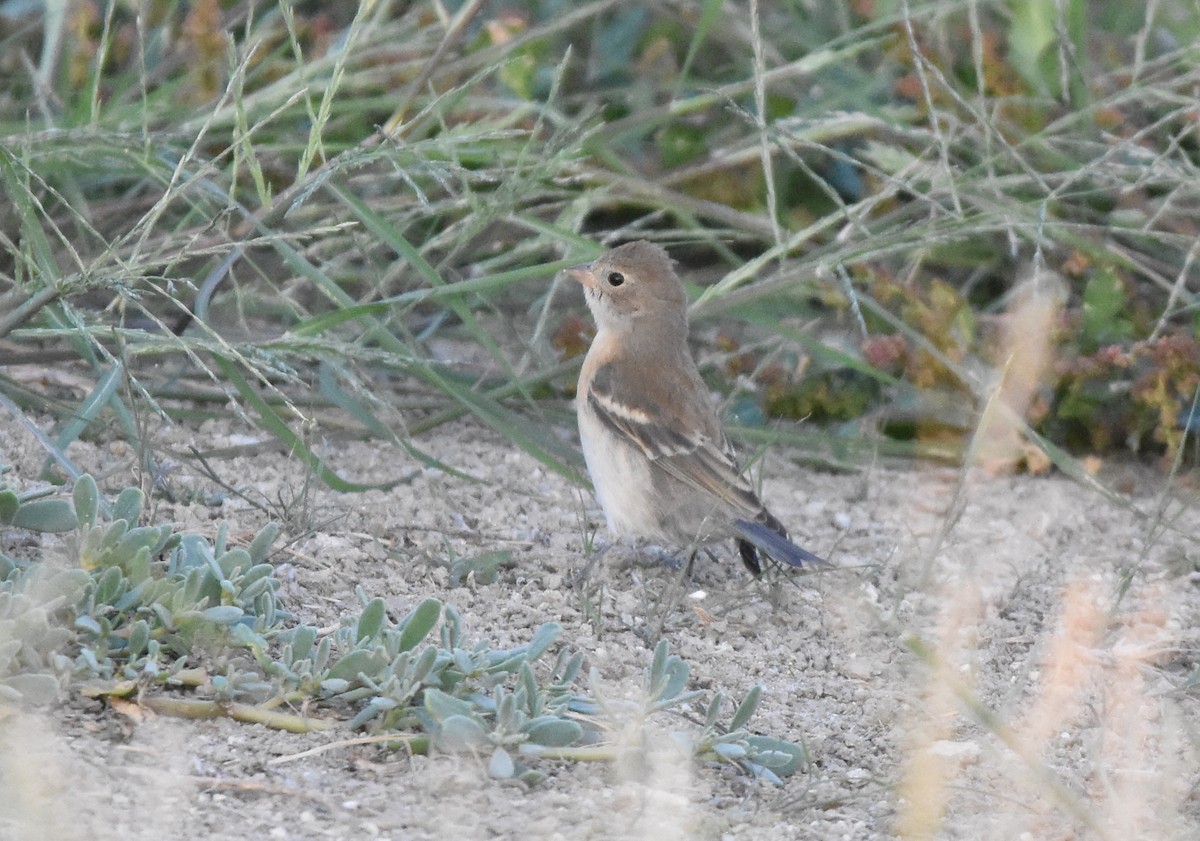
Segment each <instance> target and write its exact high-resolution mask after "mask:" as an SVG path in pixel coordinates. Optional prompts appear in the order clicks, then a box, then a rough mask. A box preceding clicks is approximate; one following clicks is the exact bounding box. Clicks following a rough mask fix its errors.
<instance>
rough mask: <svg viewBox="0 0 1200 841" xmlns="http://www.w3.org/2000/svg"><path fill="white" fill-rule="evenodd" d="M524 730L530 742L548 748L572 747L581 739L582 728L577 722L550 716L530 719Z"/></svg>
mask: <svg viewBox="0 0 1200 841" xmlns="http://www.w3.org/2000/svg"><path fill="white" fill-rule="evenodd" d="M524 729H525V733H526V735H527V736H529V741H530V742H533V743H534V744H538V745H544V746H546V747H550V748H562V747H566V746H567V745H573V744H575V742H577V741H579V740H580V739H582V738H583V727H582V726H580V724H579V722H577V721H572V720H571V719H569V718H559V717H557V716H551V715H547V716H541V717H539V718H535V719H532V720H531V721H529V722H528V723H527V724H526V725H525V728H524Z"/></svg>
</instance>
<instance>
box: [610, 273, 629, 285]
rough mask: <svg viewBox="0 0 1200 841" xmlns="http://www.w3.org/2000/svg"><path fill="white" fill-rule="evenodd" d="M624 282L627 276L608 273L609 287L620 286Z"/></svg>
mask: <svg viewBox="0 0 1200 841" xmlns="http://www.w3.org/2000/svg"><path fill="white" fill-rule="evenodd" d="M624 282H625V275H623V274H621V273H620V272H609V273H608V285H609V286H620V285H621V284H622V283H624Z"/></svg>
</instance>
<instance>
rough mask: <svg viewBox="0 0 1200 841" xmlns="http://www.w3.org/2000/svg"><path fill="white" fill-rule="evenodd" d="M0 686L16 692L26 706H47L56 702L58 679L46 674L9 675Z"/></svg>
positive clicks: (1, 681)
mask: <svg viewBox="0 0 1200 841" xmlns="http://www.w3.org/2000/svg"><path fill="white" fill-rule="evenodd" d="M0 686H4V687H8V688H9V689H11V690H14V691H15V692H17V693H18V694H19V695H20V696H21V699H22V700H23V701H25V703H27V704H49V703H52V702H54V701H56V700H58V678H56V677H54V676H53V675H47V674H21V675H11V676H10V677H7V678H5V679H4V680H0Z"/></svg>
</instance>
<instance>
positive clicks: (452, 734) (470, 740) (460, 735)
mask: <svg viewBox="0 0 1200 841" xmlns="http://www.w3.org/2000/svg"><path fill="white" fill-rule="evenodd" d="M487 743H488V736H487V730H485V729H484V727H483V725H482V724H480V723H479V721H478V720H476V719H475V718H472V717H470V716H465V715H452V716H450V717H449V718H447V719H446V720H445V721H443V722H442V726H441V728H440V729H439V731H438V734H437V744H438V747H440V748H441V749H442V750H445V751H450V752H457V751H467V750H471V751H476V750H479V749H481V748H484V747H486V746H487Z"/></svg>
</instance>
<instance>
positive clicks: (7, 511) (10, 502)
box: [0, 488, 21, 525]
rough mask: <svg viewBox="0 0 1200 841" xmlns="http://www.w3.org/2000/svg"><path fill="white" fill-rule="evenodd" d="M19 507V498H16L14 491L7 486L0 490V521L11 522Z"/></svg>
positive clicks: (7, 523) (6, 523)
mask: <svg viewBox="0 0 1200 841" xmlns="http://www.w3.org/2000/svg"><path fill="white" fill-rule="evenodd" d="M20 508H21V500H20V499H18V498H17V495H16V493H14V492H13V491H11V490H9V489H8V488H4V489H3V490H0V523H3V524H5V525H9V524H11V523H12V521H13V518H14V517H16V516H17V511H18V510H19V509H20Z"/></svg>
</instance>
